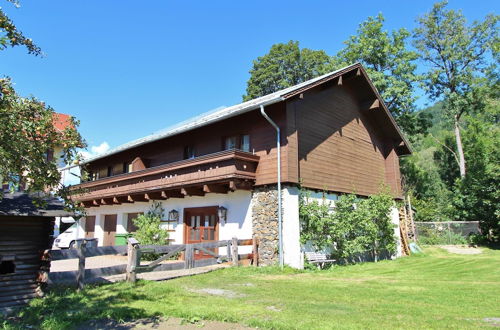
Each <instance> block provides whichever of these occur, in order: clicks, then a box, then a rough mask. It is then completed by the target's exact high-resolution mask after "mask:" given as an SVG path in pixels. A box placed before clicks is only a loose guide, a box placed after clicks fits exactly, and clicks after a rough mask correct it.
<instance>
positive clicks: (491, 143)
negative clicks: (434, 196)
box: [453, 107, 500, 242]
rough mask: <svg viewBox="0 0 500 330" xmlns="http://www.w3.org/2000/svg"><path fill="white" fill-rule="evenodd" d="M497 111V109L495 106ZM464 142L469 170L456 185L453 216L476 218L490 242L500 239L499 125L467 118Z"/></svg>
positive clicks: (463, 218)
mask: <svg viewBox="0 0 500 330" xmlns="http://www.w3.org/2000/svg"><path fill="white" fill-rule="evenodd" d="M494 109H495V110H494V111H495V112H496V114H497V115H498V114H499V112H500V110H499V108H498V107H496V108H494ZM467 123H468V125H467V130H465V132H464V136H463V137H464V142H465V143H467V145H469V146H470V148H468V149H467V150H466V153H465V156H466V159H467V163H468V168H469V170H468V171H467V174H466V176H465V177H464V178H463V180H460V181H459V182H458V184H457V187H456V195H455V198H454V200H453V202H454V206H455V208H456V214H455V218H456V219H458V220H465V221H468V220H470V221H479V225H480V228H481V231H482V233H483V234H484V235H485V236H486V238H487V239H488V240H489V241H490V242H499V241H500V210H499V208H498V206H499V205H500V156H499V153H498V147H499V146H500V129H499V127H498V124H496V123H495V122H488V121H486V120H484V119H483V118H481V117H476V118H467Z"/></svg>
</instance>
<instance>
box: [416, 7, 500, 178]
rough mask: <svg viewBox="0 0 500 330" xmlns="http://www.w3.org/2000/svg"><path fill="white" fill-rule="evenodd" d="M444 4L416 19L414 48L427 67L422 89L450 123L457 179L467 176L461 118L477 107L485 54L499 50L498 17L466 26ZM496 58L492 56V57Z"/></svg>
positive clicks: (460, 17)
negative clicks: (441, 102) (440, 104)
mask: <svg viewBox="0 0 500 330" xmlns="http://www.w3.org/2000/svg"><path fill="white" fill-rule="evenodd" d="M446 5H447V1H442V2H438V3H436V4H435V5H434V7H433V8H432V10H431V11H430V12H429V13H427V14H426V15H424V16H422V17H420V18H419V19H418V24H419V25H418V27H417V28H416V29H415V31H414V43H413V44H414V46H415V48H416V49H417V50H418V52H419V56H420V58H421V59H422V60H423V61H424V62H425V63H426V64H427V65H428V66H429V69H428V71H427V72H426V73H425V75H424V78H425V83H426V85H425V88H426V90H427V92H428V93H429V95H430V96H431V98H433V99H442V100H444V107H445V111H446V113H447V115H448V117H449V119H451V120H452V122H453V128H454V134H455V140H456V147H457V156H458V157H457V158H458V163H459V168H460V176H461V177H462V178H463V177H465V174H466V165H465V157H464V151H463V144H462V138H461V136H460V129H461V128H460V124H461V118H462V115H463V114H465V113H467V112H471V111H473V110H474V109H475V108H477V107H480V105H481V98H480V97H478V93H477V90H476V89H475V83H476V82H477V80H478V79H479V78H480V77H481V76H482V75H484V74H485V72H486V70H487V69H488V66H487V54H488V52H490V53H493V51H494V49H493V46H494V45H496V47H497V50H498V44H497V43H498V29H497V26H496V25H497V22H498V16H493V15H489V16H487V17H486V19H484V20H483V21H482V22H473V23H472V24H471V25H467V22H466V19H465V17H464V16H463V14H462V12H461V11H454V10H446ZM493 55H495V54H493Z"/></svg>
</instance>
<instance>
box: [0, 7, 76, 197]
mask: <svg viewBox="0 0 500 330" xmlns="http://www.w3.org/2000/svg"><path fill="white" fill-rule="evenodd" d="M11 2H13V1H11ZM14 3H15V4H17V2H14ZM0 35H1V36H0V49H5V48H6V47H8V46H12V47H14V46H19V45H24V46H26V47H27V49H28V53H31V54H34V55H35V56H36V55H39V54H40V53H41V50H40V48H39V47H38V46H36V45H35V44H34V43H33V42H32V41H31V39H28V38H26V37H24V35H23V34H22V33H21V32H20V31H18V30H17V28H16V27H15V25H14V23H13V22H12V21H11V20H10V19H9V18H8V17H7V16H6V15H5V14H4V13H3V11H1V9H0ZM77 127H78V121H76V120H75V119H74V118H70V119H69V121H68V122H67V127H66V129H64V131H62V132H61V131H59V130H58V129H57V128H56V127H54V110H53V109H52V108H51V107H49V106H46V105H45V103H43V102H41V101H39V100H37V99H36V98H34V97H31V98H24V97H21V96H19V95H18V94H17V93H16V91H15V90H14V88H13V86H12V82H11V79H10V78H2V79H0V159H1V160H2V161H1V162H0V182H1V183H4V182H5V183H9V184H10V185H11V186H20V185H25V186H26V190H28V191H47V190H53V191H55V192H56V193H57V194H58V195H59V196H61V197H63V198H65V197H67V189H66V188H64V187H62V186H61V185H60V173H59V171H58V170H57V164H56V161H57V159H55V158H54V159H50V154H51V152H53V151H55V150H60V156H61V157H62V159H63V160H64V161H65V162H66V163H70V162H71V161H72V160H73V159H75V158H76V157H77V148H79V147H83V146H84V142H83V140H82V137H81V136H80V134H79V133H78V131H77ZM0 197H1V196H0Z"/></svg>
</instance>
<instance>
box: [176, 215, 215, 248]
mask: <svg viewBox="0 0 500 330" xmlns="http://www.w3.org/2000/svg"><path fill="white" fill-rule="evenodd" d="M217 208H218V206H202V207H185V208H184V211H183V213H184V215H183V218H184V219H183V225H184V235H183V240H184V241H183V244H188V243H187V241H188V234H189V233H188V226H187V225H186V220H187V219H188V214H189V212H200V211H201V212H203V211H213V212H214V214H215V233H214V241H215V242H216V241H218V240H219V225H220V222H219V215H218V214H217Z"/></svg>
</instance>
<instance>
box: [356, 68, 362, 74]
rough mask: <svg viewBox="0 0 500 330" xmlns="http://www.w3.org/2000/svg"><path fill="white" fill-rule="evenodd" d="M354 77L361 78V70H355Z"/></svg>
mask: <svg viewBox="0 0 500 330" xmlns="http://www.w3.org/2000/svg"><path fill="white" fill-rule="evenodd" d="M356 76H361V69H360V68H358V69H357V70H356Z"/></svg>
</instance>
